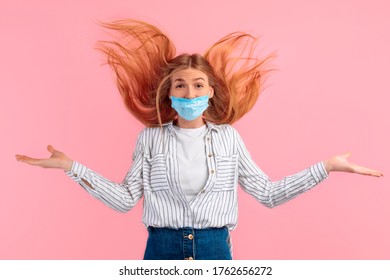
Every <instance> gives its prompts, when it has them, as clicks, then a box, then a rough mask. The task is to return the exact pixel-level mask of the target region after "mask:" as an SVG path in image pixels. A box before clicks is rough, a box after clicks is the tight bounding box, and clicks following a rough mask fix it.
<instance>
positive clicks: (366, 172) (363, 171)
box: [354, 165, 383, 177]
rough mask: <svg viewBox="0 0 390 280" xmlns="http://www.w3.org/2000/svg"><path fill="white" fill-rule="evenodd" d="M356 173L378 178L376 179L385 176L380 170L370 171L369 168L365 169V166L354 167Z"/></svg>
mask: <svg viewBox="0 0 390 280" xmlns="http://www.w3.org/2000/svg"><path fill="white" fill-rule="evenodd" d="M354 171H355V172H356V173H358V174H362V175H370V176H376V177H382V176H383V174H382V172H380V171H378V170H375V169H369V168H366V167H363V166H358V165H355V166H354Z"/></svg>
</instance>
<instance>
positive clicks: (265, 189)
mask: <svg viewBox="0 0 390 280" xmlns="http://www.w3.org/2000/svg"><path fill="white" fill-rule="evenodd" d="M236 137H237V138H236V140H237V149H238V182H239V184H240V185H241V188H242V189H243V190H244V191H245V192H247V193H248V194H250V195H252V196H253V197H254V198H255V199H256V200H257V201H259V202H260V203H262V204H263V205H265V206H267V207H269V208H273V207H275V206H278V205H280V204H283V203H285V202H287V201H289V200H291V199H293V198H294V197H296V196H298V195H300V194H302V193H304V192H306V191H308V190H310V189H311V188H313V187H314V186H316V185H317V184H319V183H320V182H322V181H323V180H325V179H326V178H327V177H328V173H327V172H326V169H325V167H324V164H323V162H319V163H316V164H314V165H312V166H310V167H309V168H307V169H305V170H303V171H300V172H298V173H296V174H294V175H290V176H286V177H284V178H283V179H281V180H279V181H271V180H270V179H269V178H268V176H267V175H266V174H265V173H264V172H263V171H262V170H261V169H260V168H259V167H258V166H257V165H256V163H255V162H254V161H253V160H252V158H251V156H250V154H249V152H248V150H247V149H246V147H245V144H244V142H243V141H242V138H241V136H240V135H239V134H238V132H236Z"/></svg>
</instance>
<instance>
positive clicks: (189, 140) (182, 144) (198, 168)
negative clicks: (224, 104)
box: [173, 125, 208, 201]
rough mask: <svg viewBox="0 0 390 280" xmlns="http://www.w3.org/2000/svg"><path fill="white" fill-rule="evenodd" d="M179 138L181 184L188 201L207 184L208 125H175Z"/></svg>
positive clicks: (178, 155)
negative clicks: (206, 138)
mask: <svg viewBox="0 0 390 280" xmlns="http://www.w3.org/2000/svg"><path fill="white" fill-rule="evenodd" d="M173 127H174V129H175V132H176V139H177V160H178V164H179V178H180V185H181V188H182V190H183V193H184V195H185V196H186V198H187V201H190V200H191V199H193V198H194V197H195V196H196V195H197V194H198V193H199V192H200V191H201V190H202V189H203V187H204V186H205V184H206V181H207V176H208V171H207V161H206V160H207V159H206V147H205V136H206V133H207V126H206V125H203V126H201V127H199V128H181V127H178V126H173Z"/></svg>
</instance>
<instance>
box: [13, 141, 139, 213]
mask: <svg viewBox="0 0 390 280" xmlns="http://www.w3.org/2000/svg"><path fill="white" fill-rule="evenodd" d="M47 149H48V151H49V152H50V153H51V156H50V158H44V159H37V158H31V157H28V156H25V155H16V159H17V160H18V161H21V162H24V163H27V164H30V165H35V166H40V167H43V168H57V169H62V170H64V171H65V172H66V174H67V175H68V176H69V177H70V178H71V179H72V180H74V181H75V182H77V183H78V184H80V185H81V186H82V187H83V188H84V189H85V190H86V191H87V192H88V193H90V194H91V195H92V196H93V197H95V198H97V199H99V200H100V201H102V202H103V203H104V204H106V205H107V206H109V207H111V208H112V209H114V210H117V211H119V212H127V211H129V210H131V209H132V208H133V207H134V205H135V204H136V203H137V202H138V201H139V199H140V198H141V197H142V195H143V187H142V175H141V174H142V158H143V157H142V153H140V152H138V153H135V156H134V158H133V160H134V161H133V165H132V167H131V169H130V170H129V172H128V173H127V175H126V177H125V179H124V180H123V182H122V183H116V182H113V181H111V180H109V179H107V178H105V177H103V176H102V175H100V174H98V173H97V172H95V171H93V170H91V169H89V168H87V167H86V166H84V165H82V164H80V163H79V162H76V161H73V160H72V159H70V158H69V157H68V156H66V155H65V154H64V153H63V152H60V151H58V150H56V149H54V148H53V147H52V146H50V145H49V146H48V147H47ZM138 150H139V149H138Z"/></svg>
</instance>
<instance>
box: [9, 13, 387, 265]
mask: <svg viewBox="0 0 390 280" xmlns="http://www.w3.org/2000/svg"><path fill="white" fill-rule="evenodd" d="M104 26H105V27H107V28H109V29H112V30H115V31H116V32H117V34H119V35H120V36H119V37H117V39H116V40H114V41H103V42H100V44H99V49H100V50H101V51H103V52H104V53H105V54H106V55H107V57H108V63H109V64H110V65H111V66H112V68H113V69H114V71H115V73H116V77H117V85H118V88H119V91H120V93H121V95H122V97H123V100H124V102H125V104H126V106H127V108H128V109H129V110H130V112H131V113H132V114H133V115H134V116H135V117H136V118H138V119H139V120H140V121H141V122H143V123H144V124H145V125H146V128H145V129H144V130H143V131H142V132H141V133H140V135H139V137H138V140H137V144H136V148H135V151H134V155H133V164H132V166H131V168H130V170H129V172H128V173H127V175H126V177H125V179H124V180H123V182H122V183H116V182H112V181H110V180H108V179H106V178H104V177H103V176H101V175H100V174H98V173H96V172H94V171H93V170H91V169H89V168H87V167H86V166H84V165H82V164H81V163H79V162H77V161H74V160H72V159H70V158H69V157H67V156H66V155H65V154H64V153H62V152H60V151H58V150H55V149H54V148H53V147H52V146H50V145H49V146H48V151H49V152H50V153H51V157H50V158H46V159H35V158H31V157H28V156H24V155H17V156H16V158H17V160H19V161H22V162H25V163H28V164H31V165H37V166H41V167H49V168H60V169H63V170H65V171H66V174H67V175H68V176H70V177H71V178H72V179H73V180H75V181H76V182H77V183H78V184H80V185H81V186H82V187H83V188H84V189H85V190H87V191H88V192H89V193H90V194H91V195H92V196H94V197H95V198H97V199H99V200H101V201H102V202H103V203H105V204H107V205H108V206H109V207H111V208H113V209H115V210H117V211H121V212H126V211H129V210H130V209H131V208H132V207H133V206H134V205H135V204H136V203H137V202H138V201H139V199H140V198H141V197H142V196H144V208H143V223H144V224H145V225H146V226H147V230H148V233H149V237H148V240H147V245H146V250H145V255H144V259H188V260H191V259H231V258H232V255H231V242H230V236H229V231H231V230H233V229H234V228H235V226H236V224H237V185H238V184H240V185H241V187H242V188H243V190H244V191H245V192H247V193H249V194H250V195H252V196H254V197H255V198H256V199H257V200H258V201H259V202H260V203H262V204H264V205H265V206H267V207H275V206H277V205H280V204H282V203H284V202H286V201H288V200H290V199H292V198H294V197H296V196H297V195H299V194H301V193H303V192H305V191H307V190H309V189H311V188H312V187H314V186H315V185H317V184H318V183H320V182H321V181H323V180H324V179H325V178H327V176H328V174H329V173H330V172H333V171H343V172H351V173H358V174H363V175H371V176H377V177H380V176H382V174H381V172H379V171H376V170H372V169H369V168H365V167H362V166H358V165H356V164H353V163H350V162H349V161H348V157H349V154H343V155H338V156H334V157H331V158H330V159H328V160H324V161H321V162H318V163H316V164H314V165H312V166H310V167H309V168H307V169H305V170H303V171H301V172H299V173H297V174H294V175H291V176H287V177H285V178H283V179H282V180H280V181H276V182H272V181H270V180H269V178H268V177H267V175H266V174H264V173H263V172H262V171H261V170H260V169H259V168H258V167H257V165H256V164H255V163H254V162H253V160H252V159H251V157H250V155H249V152H248V151H247V149H246V148H245V145H244V143H243V141H242V139H241V137H240V135H239V134H238V132H237V131H236V130H235V129H234V128H233V127H232V126H231V124H232V123H234V122H235V121H237V120H238V119H240V118H241V117H242V116H243V115H244V114H246V113H247V112H248V111H249V110H250V109H251V108H252V107H253V105H254V104H255V102H256V100H257V98H258V96H259V94H260V91H261V86H262V84H263V80H264V76H265V74H267V72H268V70H267V68H266V65H267V62H268V60H269V59H270V58H271V57H272V56H268V57H266V58H265V59H257V58H254V57H253V52H254V50H255V46H256V39H255V38H253V37H252V36H251V35H249V34H245V33H232V34H229V35H227V36H226V37H224V38H222V39H221V40H220V41H218V42H217V43H215V44H214V45H213V46H212V47H211V48H210V49H209V50H208V51H206V52H205V54H204V55H203V56H202V55H200V54H192V55H189V54H181V55H178V56H176V51H175V48H174V45H173V44H172V42H171V41H170V40H169V39H168V37H167V36H166V35H164V34H163V33H162V32H161V31H160V30H159V29H157V28H156V27H154V26H152V25H150V24H147V23H145V22H140V21H135V20H124V21H117V22H113V23H110V24H104ZM235 53H239V54H240V55H239V56H238V57H237V56H234V54H235Z"/></svg>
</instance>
